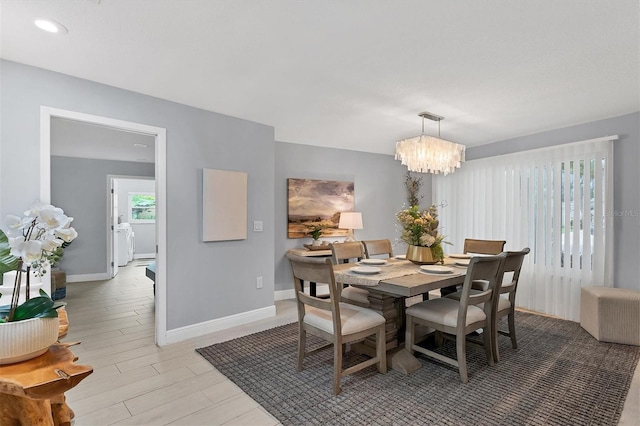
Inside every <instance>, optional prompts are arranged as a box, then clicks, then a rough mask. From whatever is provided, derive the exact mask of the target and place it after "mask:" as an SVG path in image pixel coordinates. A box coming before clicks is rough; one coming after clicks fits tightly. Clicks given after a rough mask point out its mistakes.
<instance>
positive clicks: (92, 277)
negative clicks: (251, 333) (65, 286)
mask: <svg viewBox="0 0 640 426" xmlns="http://www.w3.org/2000/svg"><path fill="white" fill-rule="evenodd" d="M109 279H111V277H110V276H109V274H108V273H106V272H105V273H101V274H77V275H67V282H68V283H77V282H82V281H105V280H109Z"/></svg>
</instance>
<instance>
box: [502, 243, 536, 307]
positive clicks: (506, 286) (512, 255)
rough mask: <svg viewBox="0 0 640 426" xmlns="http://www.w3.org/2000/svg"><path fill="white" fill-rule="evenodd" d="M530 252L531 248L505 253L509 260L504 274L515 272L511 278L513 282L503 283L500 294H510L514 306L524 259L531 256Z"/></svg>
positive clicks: (506, 262)
mask: <svg viewBox="0 0 640 426" xmlns="http://www.w3.org/2000/svg"><path fill="white" fill-rule="evenodd" d="M530 251H531V250H530V249H529V247H525V248H523V249H522V250H520V251H507V252H505V253H506V255H507V258H506V259H505V261H504V272H505V273H507V272H513V278H511V282H508V283H502V286H501V289H500V293H510V295H509V299H510V300H511V303H512V304H513V303H514V302H515V297H516V289H517V288H518V281H519V280H520V271H521V270H522V264H523V263H524V257H525V256H526V255H527V254H529V252H530Z"/></svg>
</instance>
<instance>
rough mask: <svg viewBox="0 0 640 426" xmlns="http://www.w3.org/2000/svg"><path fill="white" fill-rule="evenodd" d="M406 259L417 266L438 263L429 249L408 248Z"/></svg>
mask: <svg viewBox="0 0 640 426" xmlns="http://www.w3.org/2000/svg"><path fill="white" fill-rule="evenodd" d="M407 259H408V260H410V261H412V262H413V263H417V264H418V265H433V264H435V263H438V262H440V259H438V258H437V257H436V256H435V255H434V254H433V251H432V250H431V247H421V246H412V245H410V246H408V247H407Z"/></svg>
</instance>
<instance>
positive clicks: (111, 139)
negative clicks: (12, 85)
mask: <svg viewBox="0 0 640 426" xmlns="http://www.w3.org/2000/svg"><path fill="white" fill-rule="evenodd" d="M155 144H156V140H155V137H153V136H149V135H144V134H140V133H133V132H128V131H125V130H117V129H114V128H111V127H105V126H101V125H96V124H90V123H84V122H80V121H74V120H68V119H65V118H59V117H53V118H52V119H51V155H56V156H60V157H77V158H98V159H101V160H114V161H134V162H142V163H153V162H155Z"/></svg>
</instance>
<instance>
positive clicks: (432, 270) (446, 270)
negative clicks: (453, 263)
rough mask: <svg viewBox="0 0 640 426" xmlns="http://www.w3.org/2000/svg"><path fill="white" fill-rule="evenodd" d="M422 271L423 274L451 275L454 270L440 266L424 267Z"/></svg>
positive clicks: (421, 268)
mask: <svg viewBox="0 0 640 426" xmlns="http://www.w3.org/2000/svg"><path fill="white" fill-rule="evenodd" d="M420 270H421V271H423V272H429V273H431V274H451V273H453V269H451V268H449V267H448V266H440V265H422V266H421V267H420Z"/></svg>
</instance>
